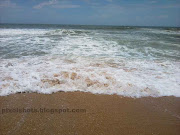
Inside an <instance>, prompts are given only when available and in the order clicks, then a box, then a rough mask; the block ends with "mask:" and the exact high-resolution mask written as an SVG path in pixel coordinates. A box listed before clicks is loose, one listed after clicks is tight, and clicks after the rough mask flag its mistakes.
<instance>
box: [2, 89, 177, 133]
mask: <svg viewBox="0 0 180 135" xmlns="http://www.w3.org/2000/svg"><path fill="white" fill-rule="evenodd" d="M22 108H24V110H25V109H32V108H33V109H39V108H42V109H45V110H48V109H49V110H50V109H51V110H55V109H61V110H62V109H67V108H68V109H69V110H72V109H73V108H74V109H76V110H77V109H79V110H84V111H77V112H67V111H66V112H62V111H61V112H59V111H57V112H55V111H44V112H43V111H41V112H33V111H30V112H20V111H17V109H22ZM0 109H1V115H0V117H1V118H0V125H1V126H0V131H1V135H7V134H12V135H13V134H14V135H15V134H18V135H20V134H33V135H38V134H44V135H49V134H57V135H58V134H59V135H67V134H68V135H83V134H86V135H92V134H94V135H110V134H112V135H119V134H121V135H128V134H131V135H132V134H136V135H137V134H146V135H178V134H179V133H180V128H179V127H180V98H178V97H172V96H169V97H158V98H153V97H142V98H130V97H123V96H118V95H103V94H91V93H85V92H57V93H53V94H38V93H17V94H11V95H8V96H1V97H0ZM3 109H4V111H3V112H2V110H3ZM8 109H15V110H14V111H11V112H10V110H9V111H8Z"/></svg>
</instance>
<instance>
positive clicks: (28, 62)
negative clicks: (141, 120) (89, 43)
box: [0, 56, 180, 97]
mask: <svg viewBox="0 0 180 135" xmlns="http://www.w3.org/2000/svg"><path fill="white" fill-rule="evenodd" d="M179 69H180V63H179V62H167V61H147V60H128V59H110V58H96V59H94V58H93V59H92V58H89V57H79V56H68V57H60V56H51V57H50V56H41V57H34V58H32V57H25V58H21V59H9V60H6V59H1V61H0V74H1V76H0V95H1V96H5V95H9V94H13V93H18V92H38V93H45V94H51V93H53V92H58V91H65V92H66V91H84V92H92V93H98V94H118V95H122V96H128V97H144V96H153V97H159V96H176V97H180V91H179V89H180V78H179V76H180V71H179Z"/></svg>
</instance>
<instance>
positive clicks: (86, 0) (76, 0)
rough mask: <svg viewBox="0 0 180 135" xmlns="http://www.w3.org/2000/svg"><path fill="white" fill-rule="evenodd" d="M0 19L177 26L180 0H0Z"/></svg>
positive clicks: (179, 19)
mask: <svg viewBox="0 0 180 135" xmlns="http://www.w3.org/2000/svg"><path fill="white" fill-rule="evenodd" d="M0 23H40V24H85V25H136V26H180V0H0Z"/></svg>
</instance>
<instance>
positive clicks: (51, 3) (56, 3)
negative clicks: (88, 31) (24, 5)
mask: <svg viewBox="0 0 180 135" xmlns="http://www.w3.org/2000/svg"><path fill="white" fill-rule="evenodd" d="M45 6H51V7H53V8H78V7H80V5H73V4H64V3H60V2H59V1H57V0H50V1H47V2H42V3H40V4H38V5H35V6H34V7H33V8H35V9H40V8H43V7H45Z"/></svg>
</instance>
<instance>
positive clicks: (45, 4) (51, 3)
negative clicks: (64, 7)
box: [33, 0, 57, 9]
mask: <svg viewBox="0 0 180 135" xmlns="http://www.w3.org/2000/svg"><path fill="white" fill-rule="evenodd" d="M55 4H57V0H50V1H47V2H42V3H40V4H38V5H36V6H34V7H33V8H36V9H40V8H43V7H44V6H50V5H55Z"/></svg>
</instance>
